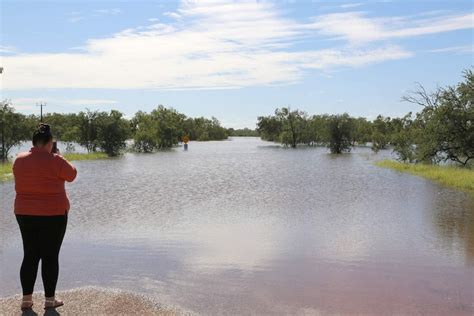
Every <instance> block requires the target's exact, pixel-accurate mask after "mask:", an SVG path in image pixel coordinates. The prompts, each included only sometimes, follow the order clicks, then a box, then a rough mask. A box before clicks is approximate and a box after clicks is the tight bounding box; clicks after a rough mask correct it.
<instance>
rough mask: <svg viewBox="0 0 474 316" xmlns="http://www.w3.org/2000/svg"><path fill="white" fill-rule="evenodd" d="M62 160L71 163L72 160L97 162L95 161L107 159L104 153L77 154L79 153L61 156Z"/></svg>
mask: <svg viewBox="0 0 474 316" xmlns="http://www.w3.org/2000/svg"><path fill="white" fill-rule="evenodd" d="M62 156H63V157H64V158H66V159H67V160H70V161H73V160H97V159H105V158H108V156H107V154H106V153H101V152H96V153H94V152H93V153H84V154H79V153H67V154H64V155H62Z"/></svg>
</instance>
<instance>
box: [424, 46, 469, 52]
mask: <svg viewBox="0 0 474 316" xmlns="http://www.w3.org/2000/svg"><path fill="white" fill-rule="evenodd" d="M428 52H429V53H455V54H472V53H474V44H471V45H464V46H451V47H443V48H437V49H431V50H428Z"/></svg>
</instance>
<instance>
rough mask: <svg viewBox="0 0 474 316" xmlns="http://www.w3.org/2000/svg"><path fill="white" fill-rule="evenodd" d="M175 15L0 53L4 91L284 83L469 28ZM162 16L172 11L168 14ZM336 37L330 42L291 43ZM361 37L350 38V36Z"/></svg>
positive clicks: (243, 8) (234, 13)
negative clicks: (65, 49) (80, 40)
mask: <svg viewBox="0 0 474 316" xmlns="http://www.w3.org/2000/svg"><path fill="white" fill-rule="evenodd" d="M174 13H176V16H180V18H179V19H178V20H174V21H173V22H170V23H167V24H165V23H155V22H156V21H153V24H150V25H147V26H140V27H136V28H131V29H126V30H123V31H122V32H119V33H117V34H114V35H113V36H111V37H108V38H100V39H91V40H89V41H87V43H85V45H84V46H82V50H81V51H79V52H75V53H56V54H52V53H44V54H40V53H34V54H28V53H23V54H14V55H12V56H0V64H1V65H4V67H5V74H4V75H2V77H1V80H2V81H3V82H2V84H3V88H4V89H18V90H20V89H41V88H112V89H218V88H238V87H244V86H254V85H277V84H290V83H295V82H298V81H300V80H302V78H303V76H304V75H305V71H306V70H310V69H319V70H325V69H329V68H334V67H360V66H364V65H369V64H372V63H378V62H383V61H387V60H394V59H400V58H407V57H410V56H412V53H411V52H409V51H406V50H405V49H403V48H402V47H401V46H399V45H395V44H393V43H390V42H388V41H387V42H383V43H377V44H376V45H375V44H374V45H368V43H369V42H372V41H378V40H388V39H390V38H401V37H407V36H415V35H421V34H431V33H435V32H444V31H449V30H455V29H461V28H470V27H472V25H470V24H469V23H468V22H469V21H470V19H472V14H471V15H469V14H466V15H457V16H456V15H451V16H437V17H435V18H430V19H424V20H421V22H420V21H414V20H412V19H409V18H392V19H388V18H384V19H380V18H368V17H367V16H366V15H365V14H363V13H359V12H349V13H337V14H328V15H324V16H319V17H317V18H315V20H314V21H313V22H311V23H303V22H298V21H296V20H292V19H289V18H287V17H285V16H283V15H282V13H281V12H280V11H279V10H278V8H277V7H276V6H275V5H274V4H271V3H267V2H222V3H220V2H219V3H216V2H212V3H210V2H188V1H185V2H183V3H182V4H181V5H180V7H179V8H178V10H177V12H174ZM168 15H171V13H170V14H168ZM321 35H325V36H329V37H331V38H339V39H343V40H344V41H345V42H344V43H342V44H340V43H338V42H334V43H335V44H334V45H337V46H334V47H333V48H329V49H316V48H313V49H309V48H306V49H301V48H297V47H296V46H295V44H296V43H301V42H303V43H304V42H305V41H307V40H309V39H310V40H313V41H314V40H315V39H318V38H321ZM358 41H359V42H361V43H362V44H363V45H362V44H360V45H357V46H354V45H353V44H354V42H358Z"/></svg>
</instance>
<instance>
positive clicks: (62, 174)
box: [58, 156, 77, 182]
mask: <svg viewBox="0 0 474 316" xmlns="http://www.w3.org/2000/svg"><path fill="white" fill-rule="evenodd" d="M58 157H59V159H60V163H61V166H60V169H59V178H60V179H62V180H64V181H67V182H72V181H74V179H75V178H76V175H77V170H76V168H75V167H74V166H73V165H72V164H71V163H70V162H69V161H67V160H66V159H64V158H63V157H62V156H58Z"/></svg>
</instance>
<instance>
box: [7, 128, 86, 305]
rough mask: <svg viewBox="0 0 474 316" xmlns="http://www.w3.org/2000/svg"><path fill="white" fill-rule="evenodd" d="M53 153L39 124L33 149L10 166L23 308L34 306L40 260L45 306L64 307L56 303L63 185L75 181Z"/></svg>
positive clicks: (64, 222) (70, 170)
mask: <svg viewBox="0 0 474 316" xmlns="http://www.w3.org/2000/svg"><path fill="white" fill-rule="evenodd" d="M52 149H53V135H52V134H51V130H50V127H49V125H47V124H40V125H39V127H38V129H37V130H36V131H35V132H34V134H33V147H32V148H31V149H30V151H28V152H24V153H20V154H18V156H17V158H16V159H15V163H14V164H13V174H14V176H15V191H16V197H15V215H16V219H17V222H18V225H19V226H20V231H21V237H22V239H23V252H24V256H23V262H22V264H21V269H20V280H21V286H22V289H23V300H22V303H21V309H22V310H27V309H31V307H32V306H33V300H32V295H33V288H34V285H35V281H36V274H37V271H38V264H39V261H40V260H41V276H42V278H43V284H44V292H45V305H44V308H45V309H49V308H56V307H59V306H62V305H64V303H63V302H62V301H60V300H57V299H55V290H56V283H57V281H58V274H59V265H58V256H59V250H60V248H61V243H62V241H63V237H64V233H65V232H66V225H67V213H68V211H69V200H68V198H67V195H66V191H65V187H64V181H68V182H71V181H73V180H74V179H75V178H76V174H77V171H76V168H74V166H73V165H71V164H70V163H69V162H68V161H67V160H66V159H64V158H63V157H62V156H60V155H58V154H55V153H52Z"/></svg>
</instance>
